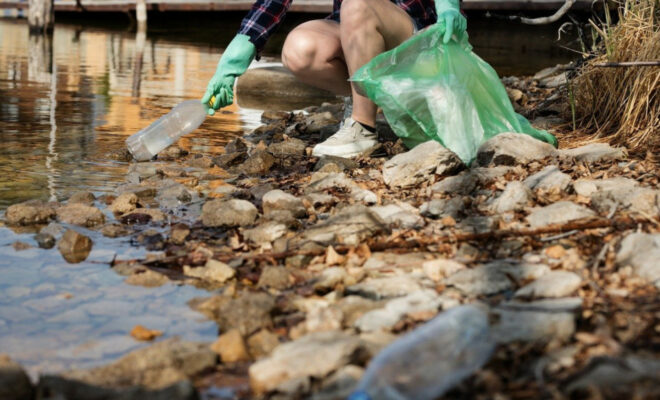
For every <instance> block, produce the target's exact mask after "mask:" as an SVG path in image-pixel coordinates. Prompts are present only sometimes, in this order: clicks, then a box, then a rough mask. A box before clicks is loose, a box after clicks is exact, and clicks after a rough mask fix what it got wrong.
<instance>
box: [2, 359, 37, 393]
mask: <svg viewBox="0 0 660 400" xmlns="http://www.w3.org/2000/svg"><path fill="white" fill-rule="evenodd" d="M32 391H33V389H32V384H31V383H30V378H29V377H28V376H27V374H26V373H25V371H24V370H23V368H22V367H21V366H20V365H19V364H18V363H16V362H14V361H12V359H11V358H9V356H8V355H6V354H0V399H3V400H5V399H6V400H30V399H32Z"/></svg>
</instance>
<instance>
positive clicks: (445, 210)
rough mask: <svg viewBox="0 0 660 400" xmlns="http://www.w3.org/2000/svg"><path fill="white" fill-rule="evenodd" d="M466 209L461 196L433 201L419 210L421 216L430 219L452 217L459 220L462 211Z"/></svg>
mask: <svg viewBox="0 0 660 400" xmlns="http://www.w3.org/2000/svg"><path fill="white" fill-rule="evenodd" d="M464 209H465V204H464V203H463V198H462V197H460V196H456V197H452V198H451V199H433V200H431V201H429V202H426V203H424V204H422V206H421V207H420V208H419V211H420V212H421V214H422V215H423V216H425V217H429V218H442V217H446V216H449V217H452V218H454V219H459V217H460V215H461V213H462V211H463V210H464Z"/></svg>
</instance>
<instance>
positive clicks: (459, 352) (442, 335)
mask: <svg viewBox="0 0 660 400" xmlns="http://www.w3.org/2000/svg"><path fill="white" fill-rule="evenodd" d="M494 347H495V345H494V342H493V341H492V340H491V338H490V331H489V328H488V317H487V315H486V313H484V312H483V311H481V310H480V309H479V308H477V307H475V306H472V305H464V306H458V307H454V308H452V309H450V310H448V311H445V312H443V313H442V314H440V315H438V316H437V317H435V318H434V319H432V320H431V321H429V322H427V323H426V324H424V325H422V326H421V327H419V328H417V329H415V330H413V331H412V332H410V333H408V334H406V335H405V336H403V337H401V338H400V339H397V340H396V341H394V342H393V343H392V344H390V345H389V346H387V347H386V348H385V349H384V350H383V351H381V352H380V353H379V354H378V355H377V356H376V357H374V358H373V360H371V362H370V363H369V366H368V368H367V370H366V372H365V373H364V375H363V377H362V379H361V381H360V383H359V384H358V386H357V388H356V390H355V392H353V393H352V394H351V395H350V396H349V400H404V399H407V400H413V399H414V400H427V399H428V400H432V399H436V398H438V397H440V396H441V395H442V394H444V393H446V392H447V391H448V390H449V389H451V388H452V387H454V386H455V385H456V384H458V383H459V382H461V381H462V380H463V379H465V378H466V377H468V376H470V375H471V374H472V373H473V372H475V371H476V370H477V369H479V368H481V367H482V366H483V365H484V364H485V363H486V362H487V361H488V360H489V359H490V357H491V355H492V353H493V349H494Z"/></svg>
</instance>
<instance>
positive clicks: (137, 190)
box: [115, 183, 156, 200]
mask: <svg viewBox="0 0 660 400" xmlns="http://www.w3.org/2000/svg"><path fill="white" fill-rule="evenodd" d="M115 192H116V193H117V194H118V195H122V194H124V193H133V194H135V195H136V196H137V197H138V199H140V200H149V199H152V198H153V197H155V196H156V187H155V185H153V184H134V183H129V184H125V185H121V186H118V187H117V189H115Z"/></svg>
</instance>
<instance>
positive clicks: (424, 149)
mask: <svg viewBox="0 0 660 400" xmlns="http://www.w3.org/2000/svg"><path fill="white" fill-rule="evenodd" d="M462 167H463V162H462V161H461V160H460V159H459V158H458V156H457V155H456V154H454V153H453V152H452V151H451V150H448V149H446V148H445V147H443V146H442V145H441V144H440V143H438V142H436V141H434V140H430V141H428V142H425V143H422V144H420V145H418V146H416V147H415V148H413V149H412V150H410V151H408V152H406V153H402V154H398V155H396V156H394V157H392V158H391V159H390V160H388V161H386V162H385V164H383V180H384V181H385V183H386V184H387V185H388V186H390V187H408V186H415V185H418V184H420V183H421V182H428V181H431V180H432V177H433V174H437V175H447V174H452V173H454V172H456V171H458V170H459V169H460V168H462Z"/></svg>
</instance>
